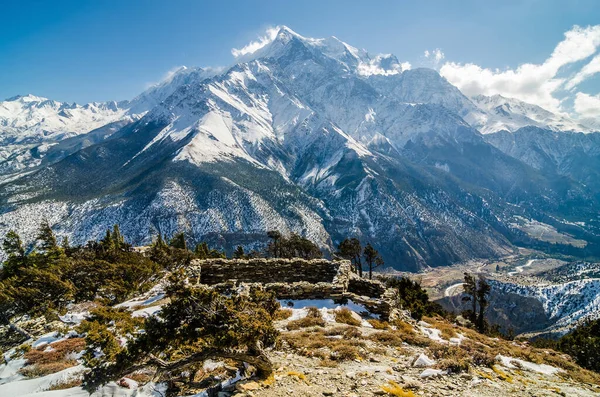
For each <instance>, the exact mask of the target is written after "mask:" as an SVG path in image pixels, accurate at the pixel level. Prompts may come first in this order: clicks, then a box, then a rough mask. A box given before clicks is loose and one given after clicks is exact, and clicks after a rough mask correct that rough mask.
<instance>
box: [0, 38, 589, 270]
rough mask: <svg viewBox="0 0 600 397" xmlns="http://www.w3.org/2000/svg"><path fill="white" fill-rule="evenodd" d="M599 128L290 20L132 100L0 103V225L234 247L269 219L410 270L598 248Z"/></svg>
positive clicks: (26, 231)
mask: <svg viewBox="0 0 600 397" xmlns="http://www.w3.org/2000/svg"><path fill="white" fill-rule="evenodd" d="M597 125H599V124H598V122H597V121H594V120H584V121H581V120H573V119H571V118H569V117H568V116H566V115H560V114H555V113H552V112H549V111H547V110H544V109H542V108H540V107H538V106H536V105H532V104H527V103H524V102H521V101H518V100H516V99H512V98H504V97H501V96H498V95H496V96H492V97H485V96H477V97H474V98H468V97H467V96H465V95H463V94H462V93H461V91H460V90H459V89H458V88H456V87H454V86H453V85H451V84H450V83H449V82H448V81H447V80H446V79H444V78H443V77H441V76H440V75H439V74H438V73H437V72H436V71H435V70H432V69H410V68H409V67H408V65H405V64H402V63H400V62H399V61H398V59H397V58H396V57H395V56H393V55H371V54H369V53H368V52H367V51H365V50H359V49H357V48H354V47H352V46H350V45H348V44H346V43H344V42H342V41H340V40H339V39H337V38H335V37H330V38H326V39H313V38H306V37H303V36H301V35H299V34H297V33H295V32H294V31H292V30H291V29H289V28H287V27H282V28H281V29H280V30H279V32H278V34H277V35H276V36H275V37H274V38H273V39H272V40H270V41H269V42H265V43H264V45H263V46H262V47H261V48H259V49H257V50H255V51H254V52H252V53H246V54H244V55H242V56H240V57H238V58H237V59H236V64H235V65H233V66H231V67H228V68H225V69H222V70H221V69H203V68H185V67H184V68H180V69H178V70H177V71H176V72H175V73H173V74H172V75H171V76H170V77H169V78H168V79H167V80H165V81H163V82H161V83H160V84H157V85H155V86H153V87H151V88H150V89H148V90H147V91H145V92H143V93H142V94H140V95H139V96H137V97H135V98H133V99H132V100H128V101H120V102H106V103H91V104H87V105H83V106H82V105H77V104H67V103H60V102H57V101H53V100H49V99H45V98H39V97H35V96H32V95H27V96H22V97H15V98H10V99H8V100H6V101H4V102H0V142H1V145H0V234H4V233H6V232H7V231H8V230H9V229H15V230H17V231H18V232H19V233H20V234H21V235H22V237H23V239H24V240H25V241H26V242H28V243H31V242H32V241H33V240H34V237H35V234H36V231H37V227H38V225H39V223H40V222H41V221H42V219H47V220H49V222H50V223H51V224H52V225H55V227H56V231H57V233H58V234H59V235H65V236H68V237H69V238H70V240H71V241H73V242H75V243H84V242H85V241H87V240H89V239H92V238H98V237H100V236H102V235H103V234H104V232H105V230H106V229H107V228H108V227H110V226H112V225H113V224H115V223H118V224H119V225H120V226H121V230H122V231H123V234H124V235H125V236H127V238H128V239H130V240H131V241H132V242H133V243H134V244H136V245H141V244H147V243H149V242H150V241H151V240H152V238H153V237H155V236H156V235H157V234H158V233H161V234H162V235H166V236H170V235H172V234H174V233H175V232H177V231H184V232H185V233H186V236H187V237H188V239H189V240H190V242H191V243H192V242H198V241H201V240H206V241H208V242H210V243H211V244H213V245H216V246H218V247H222V248H224V249H227V250H231V249H232V248H233V247H235V246H236V245H238V244H241V245H243V246H244V247H246V248H248V249H251V248H256V247H258V246H259V245H260V244H261V243H263V242H264V241H265V238H266V236H265V232H266V231H268V230H273V229H278V230H280V231H282V232H284V233H287V232H296V233H299V234H302V235H303V236H306V237H308V238H310V239H311V240H313V241H315V242H317V243H318V244H319V245H320V246H321V247H322V248H323V249H325V250H329V251H332V250H333V249H334V247H335V246H336V245H337V243H339V242H340V241H341V240H342V239H343V238H345V237H353V236H355V237H359V238H360V239H361V240H363V241H365V242H366V241H369V242H371V243H372V244H373V245H374V246H376V247H377V248H378V249H379V251H380V252H381V253H382V255H383V256H384V258H385V260H386V263H387V264H388V265H389V266H392V267H394V268H396V269H403V270H418V269H421V268H424V267H427V266H441V265H447V264H451V263H454V262H458V261H464V260H468V259H473V258H490V257H498V256H502V255H506V254H510V253H512V252H514V250H515V246H516V245H520V246H530V247H535V248H540V247H545V248H549V249H553V250H557V251H559V252H568V253H571V254H580V255H582V256H585V255H595V254H596V253H598V252H599V250H600V249H599V247H600V245H598V244H599V243H600V230H599V227H600V217H599V216H598V208H600V207H599V200H600V183H599V182H598V181H599V180H600V179H599V178H598V170H599V169H600V167H599V166H600V134H599V133H595V132H593V131H594V130H595V127H594V126H597ZM516 219H519V220H521V221H519V222H516V221H515V220H516ZM523 219H524V220H526V222H537V223H536V224H539V223H543V224H545V225H548V226H549V227H551V228H553V229H554V230H555V232H556V234H557V235H559V236H560V235H564V236H569V237H572V238H574V239H577V240H582V241H585V242H586V244H585V246H584V247H581V245H578V246H573V245H570V244H569V243H568V241H569V240H566V241H567V243H565V242H564V241H563V240H559V241H548V240H547V239H541V238H539V236H536V235H535V234H533V233H531V230H530V229H531V228H525V227H523V221H522V220H523ZM526 222H525V223H526Z"/></svg>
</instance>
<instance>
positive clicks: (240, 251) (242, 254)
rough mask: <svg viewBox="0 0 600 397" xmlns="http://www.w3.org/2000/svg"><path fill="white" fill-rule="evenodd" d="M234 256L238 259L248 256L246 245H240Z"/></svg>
mask: <svg viewBox="0 0 600 397" xmlns="http://www.w3.org/2000/svg"><path fill="white" fill-rule="evenodd" d="M233 257H234V258H236V259H244V258H246V253H245V252H244V247H242V246H241V245H238V246H237V247H236V249H235V251H234V252H233Z"/></svg>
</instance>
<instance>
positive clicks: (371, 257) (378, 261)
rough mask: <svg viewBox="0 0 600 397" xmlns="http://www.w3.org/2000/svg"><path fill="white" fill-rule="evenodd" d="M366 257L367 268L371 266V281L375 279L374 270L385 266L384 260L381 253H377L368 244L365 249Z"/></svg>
mask: <svg viewBox="0 0 600 397" xmlns="http://www.w3.org/2000/svg"><path fill="white" fill-rule="evenodd" d="M363 254H364V257H365V262H366V263H367V266H369V280H372V279H373V269H374V268H376V267H378V266H381V265H383V263H384V262H383V258H382V257H381V255H379V251H377V250H376V249H375V248H373V246H372V245H371V243H367V245H366V246H365V249H364V252H363Z"/></svg>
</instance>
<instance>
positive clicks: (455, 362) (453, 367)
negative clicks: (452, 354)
mask: <svg viewBox="0 0 600 397" xmlns="http://www.w3.org/2000/svg"><path fill="white" fill-rule="evenodd" d="M436 367H437V368H439V369H444V370H448V371H450V372H453V373H460V372H468V371H469V367H470V364H469V360H467V359H463V358H444V359H443V360H440V361H439V362H438V363H437V365H436Z"/></svg>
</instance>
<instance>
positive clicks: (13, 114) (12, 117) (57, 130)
mask: <svg viewBox="0 0 600 397" xmlns="http://www.w3.org/2000/svg"><path fill="white" fill-rule="evenodd" d="M125 113H126V109H124V108H123V103H119V102H104V103H88V104H86V105H78V104H76V103H72V104H69V103H64V102H57V101H53V100H51V99H47V98H41V97H37V96H34V95H25V96H16V97H13V98H9V99H7V100H6V101H3V102H0V143H1V144H3V145H6V144H19V143H21V144H24V143H40V142H44V141H57V140H62V139H65V138H70V137H72V136H75V135H79V134H82V133H86V132H89V131H91V130H94V129H96V128H98V127H102V126H104V125H106V124H108V123H111V122H113V121H117V120H120V119H122V118H123V117H124V116H125Z"/></svg>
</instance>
